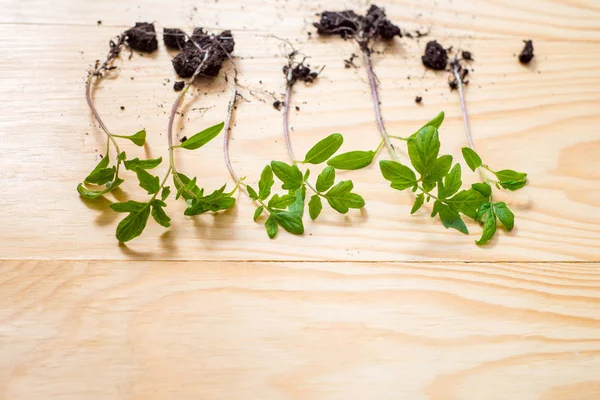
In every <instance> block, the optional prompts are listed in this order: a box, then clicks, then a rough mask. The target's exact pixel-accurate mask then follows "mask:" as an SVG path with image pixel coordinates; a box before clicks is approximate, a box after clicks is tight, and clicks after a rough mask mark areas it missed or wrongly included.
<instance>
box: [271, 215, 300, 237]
mask: <svg viewBox="0 0 600 400" xmlns="http://www.w3.org/2000/svg"><path fill="white" fill-rule="evenodd" d="M271 216H273V217H274V218H275V221H277V223H278V224H279V225H281V227H282V228H283V229H285V230H286V231H288V232H289V233H293V234H294V235H302V234H303V233H304V225H303V224H302V217H301V216H300V215H298V214H296V213H293V212H289V211H273V214H271Z"/></svg>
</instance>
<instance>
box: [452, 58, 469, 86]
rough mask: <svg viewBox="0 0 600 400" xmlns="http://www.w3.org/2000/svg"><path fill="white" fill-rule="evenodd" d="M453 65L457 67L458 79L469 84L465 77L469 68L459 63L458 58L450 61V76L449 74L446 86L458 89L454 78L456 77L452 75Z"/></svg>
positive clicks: (464, 83)
mask: <svg viewBox="0 0 600 400" xmlns="http://www.w3.org/2000/svg"><path fill="white" fill-rule="evenodd" d="M454 66H456V67H457V69H458V74H459V76H460V80H461V82H462V83H463V85H468V84H469V81H468V80H466V79H465V78H466V77H467V75H468V74H469V70H468V69H467V68H465V67H464V66H462V65H461V64H460V60H458V59H454V60H453V61H452V62H451V63H450V68H451V76H450V79H449V80H448V86H450V90H455V89H458V81H457V80H456V77H455V76H454Z"/></svg>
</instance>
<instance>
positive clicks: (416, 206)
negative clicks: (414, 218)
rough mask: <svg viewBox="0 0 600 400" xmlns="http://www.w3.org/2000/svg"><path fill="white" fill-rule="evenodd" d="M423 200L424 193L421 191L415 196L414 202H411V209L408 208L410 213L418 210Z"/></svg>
mask: <svg viewBox="0 0 600 400" xmlns="http://www.w3.org/2000/svg"><path fill="white" fill-rule="evenodd" d="M424 201H425V195H423V193H419V194H418V195H417V196H416V197H415V204H413V206H412V209H411V210H410V213H411V214H414V213H416V212H417V211H418V210H419V208H421V206H422V205H423V202H424Z"/></svg>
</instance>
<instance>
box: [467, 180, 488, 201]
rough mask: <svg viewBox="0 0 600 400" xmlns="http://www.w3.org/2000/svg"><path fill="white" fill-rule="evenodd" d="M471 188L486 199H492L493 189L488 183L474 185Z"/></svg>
mask: <svg viewBox="0 0 600 400" xmlns="http://www.w3.org/2000/svg"><path fill="white" fill-rule="evenodd" d="M471 187H472V188H473V189H475V190H477V191H478V192H479V193H481V195H482V196H484V197H490V196H491V195H492V187H491V186H490V185H489V184H488V183H486V182H480V183H474V184H472V185H471Z"/></svg>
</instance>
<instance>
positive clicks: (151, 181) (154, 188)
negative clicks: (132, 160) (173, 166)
mask: <svg viewBox="0 0 600 400" xmlns="http://www.w3.org/2000/svg"><path fill="white" fill-rule="evenodd" d="M135 173H136V175H137V177H138V180H139V181H140V186H141V187H142V189H145V190H147V191H148V194H154V193H156V192H158V190H159V189H160V181H159V179H158V176H154V175H150V174H149V173H148V172H146V170H144V169H138V170H137V171H135Z"/></svg>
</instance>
